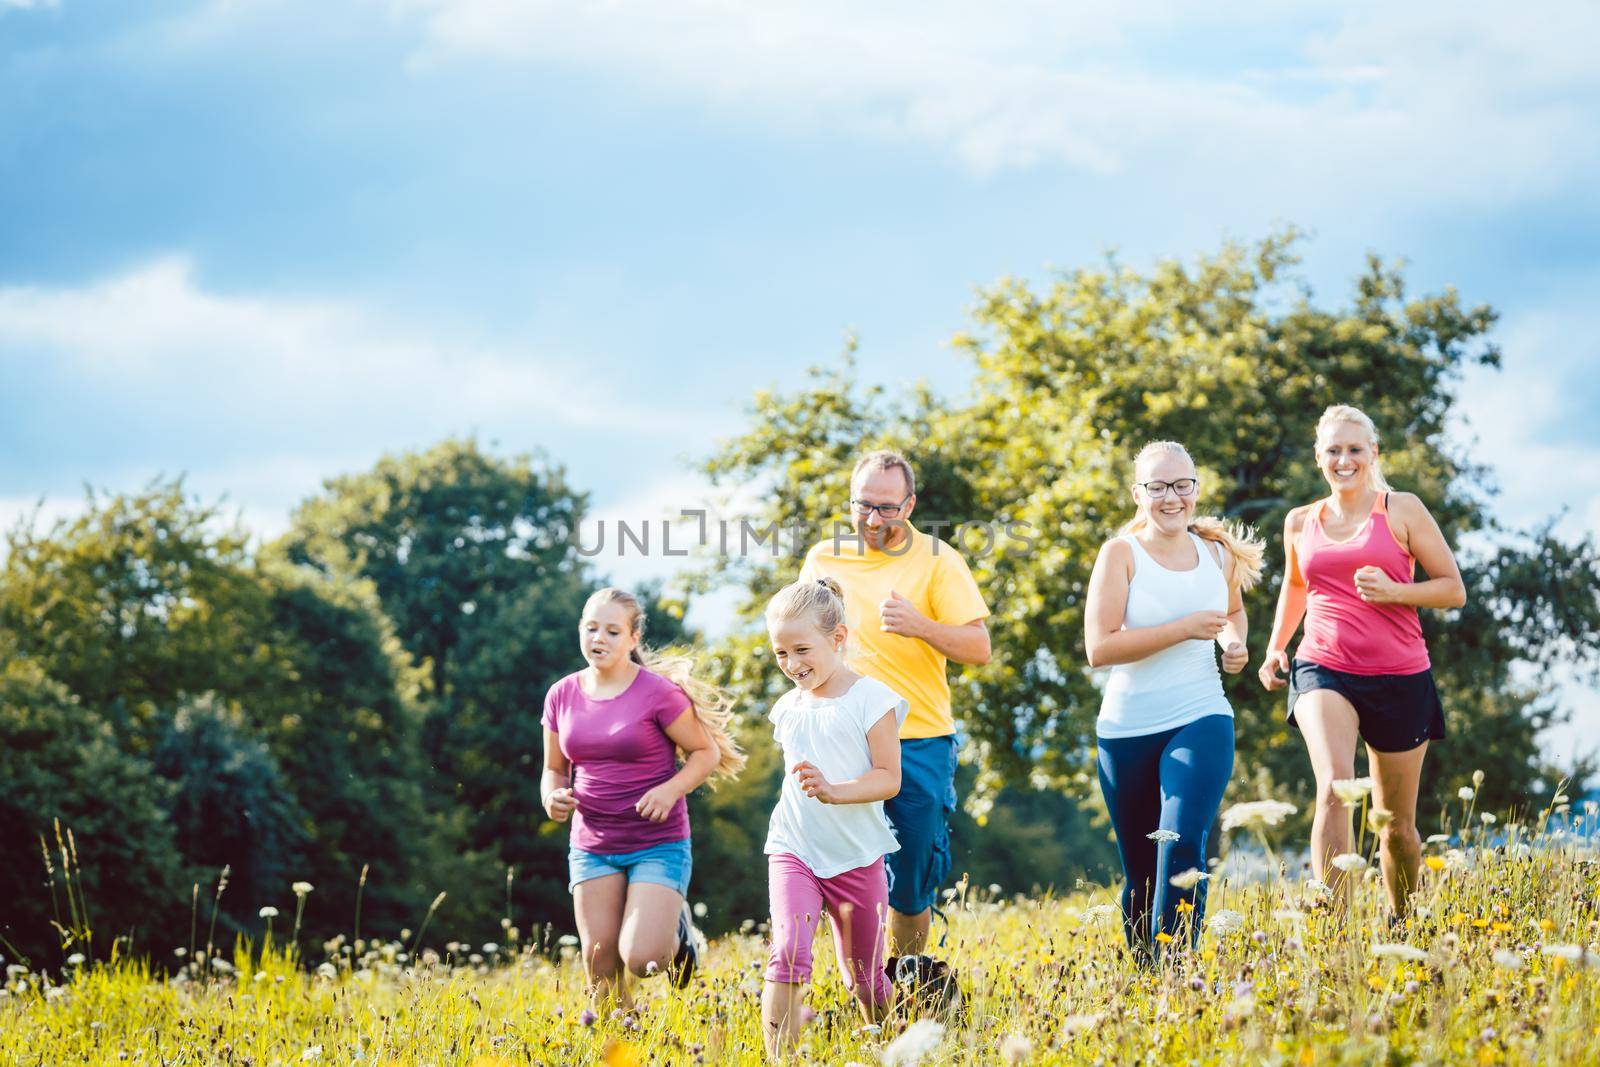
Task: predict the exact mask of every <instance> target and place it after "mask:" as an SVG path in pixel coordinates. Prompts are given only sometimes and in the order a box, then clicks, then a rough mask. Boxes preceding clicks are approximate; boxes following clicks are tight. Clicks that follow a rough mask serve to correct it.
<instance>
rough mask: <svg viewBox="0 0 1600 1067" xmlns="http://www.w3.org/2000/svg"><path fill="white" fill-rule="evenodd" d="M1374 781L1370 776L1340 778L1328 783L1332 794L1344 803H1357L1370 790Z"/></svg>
mask: <svg viewBox="0 0 1600 1067" xmlns="http://www.w3.org/2000/svg"><path fill="white" fill-rule="evenodd" d="M1373 785H1374V783H1373V781H1372V779H1371V778H1340V779H1337V780H1335V781H1333V782H1330V783H1329V788H1331V789H1332V790H1333V795H1334V796H1336V797H1338V798H1339V800H1340V801H1341V802H1342V803H1345V804H1359V803H1361V800H1362V798H1363V797H1365V796H1366V795H1367V794H1368V793H1370V792H1372V787H1373Z"/></svg>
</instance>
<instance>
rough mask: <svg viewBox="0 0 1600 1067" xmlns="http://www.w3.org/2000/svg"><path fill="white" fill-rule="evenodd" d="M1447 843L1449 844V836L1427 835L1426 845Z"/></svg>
mask: <svg viewBox="0 0 1600 1067" xmlns="http://www.w3.org/2000/svg"><path fill="white" fill-rule="evenodd" d="M1449 843H1450V835H1449V834H1429V835H1428V844H1430V845H1447V844H1449Z"/></svg>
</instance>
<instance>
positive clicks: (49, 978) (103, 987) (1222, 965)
mask: <svg viewBox="0 0 1600 1067" xmlns="http://www.w3.org/2000/svg"><path fill="white" fill-rule="evenodd" d="M1563 807H1564V805H1563V804H1562V803H1561V802H1560V801H1559V800H1558V801H1557V802H1555V803H1552V805H1551V806H1550V807H1549V808H1547V809H1546V810H1545V811H1543V812H1542V813H1540V815H1539V816H1538V818H1537V819H1536V820H1534V821H1532V822H1531V823H1519V822H1516V821H1513V820H1512V819H1511V818H1509V817H1506V818H1501V819H1499V820H1496V821H1495V822H1494V823H1485V822H1483V821H1482V819H1481V816H1478V817H1474V816H1475V813H1474V812H1473V811H1472V810H1471V808H1470V801H1463V807H1462V809H1461V811H1460V816H1461V819H1462V822H1463V825H1462V826H1459V827H1456V828H1454V829H1452V830H1451V831H1450V832H1449V833H1448V835H1443V834H1441V835H1436V836H1435V837H1434V838H1433V839H1431V840H1430V842H1429V844H1428V845H1427V846H1426V848H1425V855H1426V862H1425V865H1424V868H1423V872H1422V884H1421V887H1420V889H1419V892H1418V895H1417V898H1416V901H1417V906H1416V908H1415V910H1414V912H1413V914H1412V916H1411V917H1410V919H1409V920H1408V921H1407V922H1406V924H1405V925H1404V927H1403V928H1394V927H1391V926H1390V924H1389V923H1388V921H1387V919H1386V917H1385V905H1384V903H1383V898H1382V887H1381V885H1380V884H1379V883H1378V880H1377V876H1376V871H1375V869H1374V868H1373V867H1371V866H1368V867H1367V868H1365V870H1364V871H1362V872H1361V873H1359V874H1357V875H1354V876H1353V878H1354V880H1355V885H1354V892H1353V896H1352V900H1351V902H1350V905H1349V907H1348V908H1342V907H1340V906H1339V905H1337V904H1336V903H1335V902H1333V900H1332V898H1331V897H1330V895H1329V894H1327V893H1326V892H1325V891H1323V889H1321V888H1320V887H1318V886H1317V885H1315V884H1310V883H1308V882H1307V881H1305V880H1303V879H1301V878H1299V877H1297V876H1295V875H1294V874H1290V875H1286V874H1284V873H1283V872H1281V871H1280V872H1279V873H1278V874H1277V875H1276V876H1275V877H1271V878H1268V879H1266V880H1258V881H1254V882H1252V883H1249V884H1244V883H1242V882H1239V881H1237V880H1231V879H1230V878H1229V877H1228V876H1227V874H1226V870H1227V868H1221V869H1219V870H1217V871H1215V872H1214V873H1213V880H1212V889H1211V892H1210V899H1209V903H1208V911H1209V917H1208V919H1207V922H1206V925H1205V927H1204V928H1203V931H1202V934H1201V937H1200V940H1199V946H1198V949H1197V950H1196V951H1194V952H1192V953H1191V952H1186V951H1170V950H1171V949H1173V948H1181V946H1180V945H1178V944H1176V943H1175V944H1174V945H1173V946H1168V948H1169V951H1168V952H1167V954H1166V962H1165V963H1163V964H1162V965H1161V966H1160V967H1158V968H1156V969H1141V968H1139V967H1137V966H1135V965H1134V964H1133V963H1132V961H1131V960H1130V959H1129V957H1128V955H1127V954H1126V953H1125V952H1124V951H1123V948H1122V940H1121V921H1120V916H1119V914H1118V909H1117V906H1116V904H1115V902H1114V900H1113V899H1112V897H1111V896H1110V895H1109V894H1108V893H1107V892H1105V891H1101V890H1094V891H1091V892H1086V893H1078V894H1075V895H1073V896H1070V897H1067V898H1062V899H1028V898H1023V897H1013V898H1009V899H1007V898H1004V897H1003V896H1001V895H1000V894H998V893H995V892H984V891H980V892H969V891H965V890H963V891H961V892H959V893H957V894H956V896H955V897H954V899H952V900H951V901H950V903H949V907H948V908H947V909H946V910H947V913H948V914H949V917H950V925H949V930H948V940H947V943H946V944H945V945H944V947H943V948H940V949H938V950H937V951H938V953H939V954H940V955H942V956H944V957H945V958H947V959H949V960H950V961H951V963H952V964H953V965H954V967H955V968H956V970H957V971H958V972H959V974H960V975H961V978H962V982H963V984H964V985H965V986H966V992H967V1017H966V1019H965V1021H964V1022H959V1023H958V1022H957V1021H955V1020H946V1022H948V1023H949V1024H950V1025H949V1026H948V1027H945V1028H944V1029H942V1030H941V1029H940V1028H939V1027H934V1026H928V1025H924V1026H919V1027H918V1028H917V1029H916V1030H915V1031H912V1032H910V1033H907V1032H906V1026H907V1022H908V1020H904V1019H897V1020H896V1021H894V1022H892V1023H891V1024H890V1025H888V1026H886V1027H885V1028H883V1029H882V1030H881V1031H879V1030H876V1029H874V1028H869V1027H864V1026H862V1025H861V1022H860V1017H859V1015H858V1014H857V1013H856V1011H855V1010H854V1007H853V1005H852V1003H851V1002H850V1001H849V1000H848V999H847V997H846V996H845V994H844V990H843V988H842V986H841V985H840V983H839V980H838V977H837V972H836V970H835V969H834V967H833V966H832V964H831V949H830V948H828V947H827V945H826V944H825V943H824V942H822V941H819V942H818V946H817V947H818V954H817V958H818V961H819V966H818V968H817V975H816V978H815V984H814V987H813V993H812V1006H813V1008H814V1010H815V1012H816V1015H815V1018H814V1020H813V1021H812V1023H811V1024H810V1025H809V1026H808V1028H807V1030H806V1033H805V1035H804V1037H803V1043H802V1055H804V1056H805V1057H806V1058H808V1059H809V1060H811V1061H812V1062H818V1063H848V1062H851V1061H855V1062H858V1063H862V1064H867V1063H877V1062H880V1061H885V1060H887V1061H888V1062H902V1063H904V1062H915V1060H916V1059H917V1058H918V1057H922V1058H923V1062H928V1063H960V1064H980V1063H981V1064H989V1063H997V1062H1012V1063H1021V1062H1032V1063H1127V1062H1135V1061H1137V1062H1148V1063H1185V1064H1186V1063H1202V1064H1207V1063H1229V1062H1241V1061H1249V1062H1269V1063H1283V1064H1291V1063H1292V1064H1324V1063H1326V1064H1333V1063H1363V1064H1365V1063H1377V1062H1414V1061H1415V1062H1428V1063H1485V1064H1487V1063H1528V1064H1532V1063H1540V1064H1547V1063H1572V1064H1579V1063H1595V1062H1600V912H1597V904H1596V897H1597V886H1600V854H1597V850H1596V834H1595V830H1596V813H1595V811H1594V810H1593V807H1592V806H1591V807H1590V808H1589V809H1587V810H1579V811H1578V812H1576V813H1572V812H1568V811H1562V810H1561V809H1562V808H1563ZM69 855H70V850H69ZM761 870H762V867H761V865H760V864H757V863H755V862H752V863H751V865H750V872H751V873H750V875H749V876H750V877H761V874H760V872H761ZM1297 873H1298V872H1296V874H1297ZM81 903H82V902H81V901H80V906H81ZM68 913H69V914H70V908H69V909H68ZM63 925H65V924H63ZM504 925H505V927H506V928H507V929H508V930H511V929H512V928H511V926H510V922H509V916H508V917H507V922H506V923H505V924H504ZM512 932H513V934H514V930H513V931H512ZM422 933H423V931H422V930H420V929H419V930H418V932H417V934H416V935H415V936H414V937H412V936H410V932H409V931H406V932H404V934H405V936H401V937H396V938H391V939H387V940H377V941H367V940H364V939H362V938H361V937H359V936H356V937H353V938H350V939H346V938H344V937H338V938H335V939H334V940H332V941H330V942H328V943H326V944H325V945H323V946H322V953H321V962H319V963H318V964H317V966H316V967H315V969H308V967H307V966H303V965H302V963H301V961H300V960H299V959H298V958H297V956H296V950H295V946H294V945H293V943H292V942H291V943H290V944H288V945H286V946H279V945H275V944H272V943H271V941H270V938H269V940H268V942H267V944H266V945H264V946H255V945H252V944H249V943H243V942H241V943H240V944H238V945H237V946H235V948H234V950H233V953H232V955H231V958H229V959H227V960H222V959H218V958H217V957H216V956H211V957H210V958H209V959H208V960H206V961H205V962H204V964H202V963H201V961H199V960H196V959H192V958H191V959H190V960H188V961H186V962H182V963H181V964H180V965H178V966H176V967H175V968H171V969H159V970H160V973H157V970H156V969H152V967H151V965H150V964H149V963H148V962H144V961H136V960H129V959H126V958H124V959H122V960H120V961H111V962H93V961H90V960H88V959H87V958H84V957H82V956H81V955H75V956H74V957H72V958H73V959H74V960H75V961H76V962H75V963H71V964H69V965H68V966H67V967H65V968H64V969H62V970H60V971H56V972H51V973H41V972H38V971H30V970H28V969H27V968H25V967H21V966H20V965H17V964H14V963H12V965H11V967H10V969H9V970H8V972H7V976H6V982H5V987H4V991H3V995H0V1063H3V1064H12V1063H15V1064H39V1063H48V1064H55V1063H129V1062H131V1063H146V1064H154V1063H185V1064H188V1063H237V1064H259V1065H267V1064H302V1063H329V1064H333V1063H337V1064H354V1063H361V1064H370V1063H385V1064H405V1065H420V1064H476V1065H480V1067H489V1065H494V1064H513V1063H530V1062H532V1063H552V1064H557V1063H559V1064H568V1063H576V1064H586V1063H607V1064H612V1065H616V1064H626V1063H645V1062H650V1063H717V1064H721V1063H756V1062H760V1059H761V1047H762V1043H761V1035H760V1029H759V1027H760V1023H759V1005H758V999H759V989H760V982H761V968H762V965H763V963H764V960H765V951H764V948H763V945H762V943H761V939H760V933H759V929H756V928H751V929H750V930H749V931H748V932H745V933H741V934H735V935H731V936H729V937H726V938H723V939H721V940H720V941H718V942H716V943H715V944H714V945H713V947H712V950H711V953H710V956H709V958H708V959H707V960H706V961H705V965H704V967H703V968H702V970H701V972H700V973H699V974H698V975H697V976H696V978H695V979H694V982H693V985H692V986H691V988H690V989H689V990H687V991H684V992H677V991H674V990H672V989H671V988H670V987H668V986H667V984H666V983H665V982H664V981H663V980H661V979H650V980H647V981H646V982H644V983H642V984H641V986H640V987H639V992H638V995H637V1000H638V1004H639V1009H638V1011H637V1013H636V1014H634V1015H623V1014H621V1013H616V1014H606V1013H604V1012H602V1013H601V1014H600V1015H599V1017H595V1016H594V1013H593V1012H591V1011H589V1010H588V1009H589V1007H590V1005H589V1002H588V1000H587V997H586V994H585V991H584V983H583V975H582V971H581V968H580V967H579V964H578V961H577V960H576V950H575V948H574V946H573V945H572V944H571V943H570V942H568V943H561V942H556V943H554V944H550V945H548V946H543V945H541V946H528V947H525V948H518V947H516V946H515V945H509V946H500V945H482V946H466V945H460V944H450V945H447V946H444V947H442V948H440V949H422V950H421V951H420V952H417V951H416V949H415V948H414V946H415V944H416V943H418V942H420V941H421V937H422ZM80 934H81V931H80ZM75 936H78V935H75ZM82 940H83V942H87V940H88V939H87V937H83V939H82ZM824 961H827V963H828V965H827V966H823V965H822V964H823V963H824ZM8 962H10V961H8ZM913 1046H916V1047H913ZM922 1046H926V1048H925V1049H924V1048H923V1047H922Z"/></svg>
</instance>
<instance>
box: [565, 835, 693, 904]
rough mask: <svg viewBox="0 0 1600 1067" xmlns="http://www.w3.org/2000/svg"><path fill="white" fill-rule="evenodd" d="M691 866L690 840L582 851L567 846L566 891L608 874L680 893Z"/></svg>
mask: <svg viewBox="0 0 1600 1067" xmlns="http://www.w3.org/2000/svg"><path fill="white" fill-rule="evenodd" d="M693 868H694V856H693V854H692V852H691V851H690V848H689V841H688V839H687V838H685V839H684V840H682V841H664V842H662V843H661V844H659V845H651V846H650V847H649V848H641V849H639V851H637V852H616V853H603V852H585V851H584V850H583V849H581V848H576V847H569V848H568V849H567V872H568V877H567V891H568V892H571V891H572V890H573V889H574V888H576V887H577V885H578V883H579V882H588V881H592V880H593V879H595V878H604V877H605V876H606V875H608V874H621V875H626V876H627V879H628V884H629V885H632V884H633V883H634V882H649V883H651V884H652V885H664V886H666V887H667V888H669V889H676V890H677V891H678V895H679V896H687V895H688V894H689V874H690V872H691V871H692V870H693Z"/></svg>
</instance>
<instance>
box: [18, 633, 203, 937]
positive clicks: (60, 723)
mask: <svg viewBox="0 0 1600 1067" xmlns="http://www.w3.org/2000/svg"><path fill="white" fill-rule="evenodd" d="M171 794H172V790H171V789H170V787H169V786H168V785H167V783H166V782H165V781H163V780H162V779H161V778H159V777H157V776H156V775H155V774H153V773H151V770H150V767H149V765H148V764H147V763H146V762H145V761H144V760H142V759H140V758H139V757H137V756H133V755H130V754H128V753H127V752H124V751H123V750H122V749H121V748H120V747H119V746H118V744H117V741H116V737H115V735H114V734H113V732H112V730H111V728H110V726H109V725H107V724H106V723H105V722H104V721H103V720H102V719H100V718H99V717H98V716H96V715H95V714H94V713H93V712H92V711H91V710H89V709H88V708H86V707H84V706H83V704H81V703H80V702H79V701H78V700H76V699H75V698H74V697H73V696H72V694H71V693H69V692H68V691H67V689H66V688H65V687H64V686H62V685H60V684H59V683H57V682H54V681H52V680H51V679H50V678H48V677H47V676H46V675H45V673H44V671H43V670H42V669H41V668H40V667H39V665H38V664H37V663H32V662H28V661H25V660H20V659H12V660H10V661H9V662H0V856H4V857H5V860H6V862H5V863H3V864H0V901H4V902H5V903H4V907H3V908H0V937H3V938H4V944H3V945H0V954H3V955H7V956H14V955H15V954H16V953H18V952H20V953H22V954H23V955H25V956H26V957H28V958H30V959H32V960H33V962H34V963H35V964H36V965H52V966H53V965H57V964H59V963H60V962H61V959H62V958H63V957H64V956H65V955H67V954H68V953H71V952H83V953H85V954H86V955H87V954H91V953H98V954H99V955H101V956H104V955H105V954H106V953H107V952H109V951H110V949H111V945H110V943H109V942H110V940H111V939H112V938H116V937H128V938H130V939H131V940H132V941H133V942H134V943H135V944H140V945H143V944H147V943H148V942H150V941H152V940H158V939H159V943H163V944H176V943H177V942H176V941H175V940H172V938H173V937H174V936H175V934H176V931H177V930H178V928H179V926H180V924H181V922H182V921H183V920H184V918H185V917H186V913H185V909H184V905H185V904H186V902H187V892H186V890H187V888H188V867H187V866H186V864H185V863H184V862H183V860H182V859H181V858H180V857H179V856H178V853H177V850H176V849H175V847H174V841H173V832H172V826H171V824H170V823H169V822H168V820H167V814H166V809H167V805H168V804H169V803H170V799H171ZM68 831H70V833H71V837H70V843H69V848H68V851H67V854H66V855H63V854H62V850H61V847H60V845H61V842H62V840H63V839H64V838H65V836H66V835H67V833H68ZM58 834H59V835H61V836H59V837H58ZM41 849H44V850H45V851H44V852H43V853H41ZM74 852H75V853H76V857H77V858H76V860H75V861H74V860H73V859H72V853H74ZM46 864H48V865H49V867H48V868H47V866H46ZM69 871H70V872H71V874H72V877H73V882H72V883H71V885H70V887H69V883H68V876H69ZM69 889H70V892H72V893H75V894H77V896H78V898H79V899H81V900H82V901H83V902H84V904H85V905H86V915H85V916H84V918H83V920H82V921H81V922H77V921H74V917H73V905H72V904H71V902H70V900H69ZM52 923H56V924H59V927H58V928H53V927H52ZM84 927H88V928H91V929H92V930H93V931H96V934H95V940H94V941H93V942H92V943H84V942H83V941H81V940H78V939H76V938H73V939H71V940H67V939H66V938H64V937H63V936H61V934H62V933H65V932H76V931H81V930H82V929H83V928H84ZM63 940H67V943H66V944H65V945H63V943H62V942H63ZM7 946H8V947H7Z"/></svg>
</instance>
